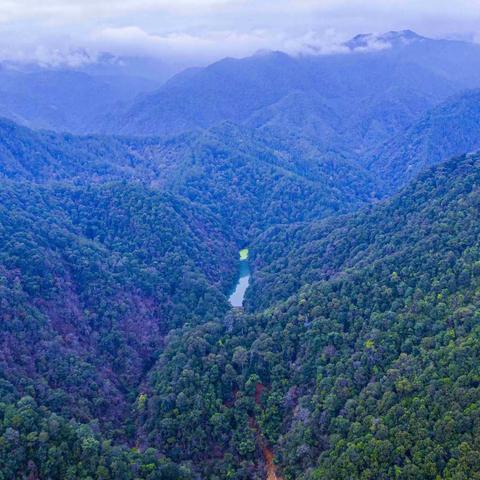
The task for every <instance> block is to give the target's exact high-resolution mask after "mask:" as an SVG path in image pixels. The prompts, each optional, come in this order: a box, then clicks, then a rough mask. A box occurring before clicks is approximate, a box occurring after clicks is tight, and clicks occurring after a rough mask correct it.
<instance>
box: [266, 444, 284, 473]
mask: <svg viewBox="0 0 480 480" xmlns="http://www.w3.org/2000/svg"><path fill="white" fill-rule="evenodd" d="M262 455H263V460H264V461H265V465H266V466H267V480H283V478H282V477H281V476H280V475H278V473H277V467H276V466H275V464H274V463H273V452H272V450H271V449H270V448H268V447H267V446H266V445H263V446H262Z"/></svg>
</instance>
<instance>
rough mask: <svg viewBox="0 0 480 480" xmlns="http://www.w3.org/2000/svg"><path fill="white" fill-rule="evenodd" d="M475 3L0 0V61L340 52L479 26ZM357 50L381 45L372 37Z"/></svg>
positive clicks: (479, 9) (433, 0) (196, 59)
mask: <svg viewBox="0 0 480 480" xmlns="http://www.w3.org/2000/svg"><path fill="white" fill-rule="evenodd" d="M479 22H480V6H479V0H456V1H455V2H452V1H451V0H422V1H421V2H420V1H418V0H0V58H3V59H5V58H10V59H14V58H19V59H23V60H35V59H36V60H35V61H39V62H42V63H44V64H45V63H46V64H48V63H52V64H60V63H62V62H64V63H67V64H78V63H79V62H87V61H90V59H91V58H95V55H96V54H97V53H98V52H100V51H102V50H103V51H104V50H109V51H112V52H113V53H115V54H118V55H124V54H142V55H154V56H157V57H165V56H166V57H174V56H181V57H185V58H188V59H191V63H198V64H201V63H205V62H207V61H211V60H214V59H216V58H219V57H223V56H244V55H249V54H251V53H253V52H255V51H256V50H262V49H270V50H284V51H286V52H289V53H293V54H297V53H305V52H307V53H309V52H312V53H313V52H315V53H323V54H327V53H332V52H333V53H338V52H345V51H346V48H345V46H343V45H342V43H343V42H344V41H345V40H347V39H348V38H350V37H352V36H353V35H355V34H357V33H366V32H383V31H388V30H402V29H406V28H411V29H413V30H418V31H419V33H421V34H425V35H433V36H443V35H446V34H450V33H460V34H463V35H465V36H466V35H470V36H472V37H473V35H474V34H475V32H477V31H479V30H480V28H479V27H478V24H479ZM369 42H370V43H368V44H367V45H365V46H364V47H361V48H363V49H365V50H371V49H378V48H388V46H389V45H388V43H385V42H378V41H377V40H376V39H375V37H374V36H372V38H371V39H370V40H369Z"/></svg>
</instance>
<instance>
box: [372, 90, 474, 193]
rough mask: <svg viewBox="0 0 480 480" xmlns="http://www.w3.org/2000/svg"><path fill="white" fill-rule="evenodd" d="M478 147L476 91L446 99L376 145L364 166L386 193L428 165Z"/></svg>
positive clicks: (404, 182)
mask: <svg viewBox="0 0 480 480" xmlns="http://www.w3.org/2000/svg"><path fill="white" fill-rule="evenodd" d="M478 148H480V91H479V90H472V91H467V92H465V93H462V94H460V95H456V96H454V97H452V98H449V99H448V100H447V101H445V102H443V103H442V104H440V105H439V106H437V107H435V108H434V109H432V110H430V111H428V112H427V113H425V114H424V115H423V116H422V117H421V118H420V119H419V120H418V121H417V122H415V123H414V124H413V125H412V126H410V127H409V128H407V129H406V130H405V131H404V132H403V133H402V134H401V135H396V136H394V137H393V138H392V139H390V140H389V141H387V142H385V144H383V145H382V146H380V147H379V148H378V149H377V150H376V151H375V152H374V154H373V155H372V158H371V160H370V162H369V165H368V167H369V168H370V170H371V171H373V172H375V173H376V174H380V175H381V177H383V178H385V179H387V184H388V188H389V189H390V191H391V190H392V189H396V188H398V187H400V186H402V185H405V184H406V183H407V182H408V181H409V180H410V179H412V178H415V176H416V175H417V174H418V173H419V172H421V171H422V170H424V169H426V168H428V167H429V166H432V165H435V164H437V163H440V162H441V161H443V160H446V159H447V158H450V157H452V156H455V155H460V154H462V153H464V152H470V151H475V150H477V149H478Z"/></svg>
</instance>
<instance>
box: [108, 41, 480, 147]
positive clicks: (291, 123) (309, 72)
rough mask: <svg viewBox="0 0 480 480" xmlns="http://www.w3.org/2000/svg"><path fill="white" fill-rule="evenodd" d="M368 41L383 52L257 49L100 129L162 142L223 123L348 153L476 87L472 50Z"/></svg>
mask: <svg viewBox="0 0 480 480" xmlns="http://www.w3.org/2000/svg"><path fill="white" fill-rule="evenodd" d="M375 38H376V39H375V42H377V43H378V42H380V43H381V44H382V45H383V46H384V48H381V49H377V48H373V47H371V48H370V47H369V49H367V48H366V47H364V45H363V43H365V42H366V43H368V44H369V42H368V41H367V40H365V39H358V38H357V39H356V40H354V41H353V42H354V44H355V45H353V44H352V45H350V47H348V48H350V50H349V52H350V53H345V54H336V55H308V56H299V57H292V56H289V55H286V54H284V53H281V52H267V53H262V54H257V55H254V56H252V57H248V58H244V59H232V58H227V59H224V60H221V61H219V62H216V63H214V64H212V65H210V66H208V67H205V68H200V69H195V70H192V71H187V72H186V73H184V74H179V75H177V76H175V77H173V78H172V79H171V80H169V81H168V82H167V83H166V84H165V85H164V86H163V87H161V88H160V89H159V90H157V91H156V92H154V93H152V94H150V95H145V96H143V97H142V98H141V99H139V100H138V101H137V102H135V103H134V104H133V105H132V106H131V107H130V108H128V109H127V110H126V111H125V112H124V113H123V114H121V115H120V116H118V115H117V114H115V115H110V116H109V118H108V120H107V121H106V125H105V128H106V130H107V131H114V132H122V133H128V134H136V135H138V134H140V135H149V134H160V135H166V134H171V133H176V132H182V131H187V130H191V129H195V128H208V127H211V126H213V125H216V124H218V123H220V122H222V121H225V120H228V121H231V122H234V123H240V124H246V125H250V126H252V125H253V126H255V127H257V128H262V127H265V128H271V129H272V130H278V131H280V132H281V133H282V134H283V133H285V132H288V133H289V134H292V132H295V135H302V137H303V136H305V137H307V139H309V140H313V141H315V142H323V143H324V144H327V145H328V146H329V147H330V146H334V147H336V148H346V149H348V151H349V152H350V155H353V154H354V153H355V152H357V153H358V152H362V151H363V149H364V148H366V147H370V146H372V145H377V144H378V143H379V142H381V141H384V140H386V139H387V138H388V137H389V135H391V134H392V133H396V132H398V131H401V130H402V129H403V128H406V127H407V126H409V125H410V124H411V123H413V121H414V120H415V119H417V118H418V116H419V115H420V114H422V113H424V112H425V111H426V110H428V109H430V108H432V107H433V106H435V105H437V104H438V103H440V102H441V101H443V100H445V99H446V98H447V97H448V96H450V95H452V94H455V93H457V92H459V91H461V90H463V89H465V88H471V87H472V86H480V75H479V74H478V71H479V68H478V67H479V66H480V47H478V46H477V45H474V44H469V43H464V42H455V41H444V40H432V39H427V38H424V37H420V36H417V35H414V34H413V33H412V32H390V33H389V34H386V35H384V36H383V37H375ZM357 44H358V45H357ZM346 48H347V47H346ZM466 65H468V66H467V67H465V66H466ZM325 134H326V136H325Z"/></svg>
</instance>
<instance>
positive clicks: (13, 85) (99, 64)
mask: <svg viewBox="0 0 480 480" xmlns="http://www.w3.org/2000/svg"><path fill="white" fill-rule="evenodd" d="M174 72H175V70H171V69H170V68H168V67H167V66H163V65H162V64H161V65H158V64H157V63H156V62H153V61H151V62H147V61H142V60H141V59H121V58H116V57H113V56H111V55H106V54H105V55H103V56H102V57H101V58H99V59H97V60H95V61H93V60H89V61H88V62H87V64H85V65H80V66H78V67H76V68H73V67H68V66H63V67H62V66H58V67H47V66H44V67H41V66H38V65H23V64H15V63H11V62H10V63H3V64H2V65H1V66H0V99H1V100H0V115H1V116H3V117H7V118H9V119H11V120H13V121H15V122H17V123H19V124H22V125H25V126H28V127H30V128H35V129H49V130H56V131H68V132H72V133H85V132H95V131H97V128H96V122H97V121H98V120H97V119H98V118H100V117H102V116H103V115H105V113H106V112H107V111H112V110H114V109H116V108H120V105H126V104H128V103H129V102H131V101H133V99H134V98H135V97H136V96H137V95H139V94H141V93H143V92H146V91H151V90H154V89H155V88H158V87H159V86H160V85H161V84H162V83H163V82H164V81H165V80H166V79H167V78H168V76H170V75H171V74H173V73H174Z"/></svg>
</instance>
